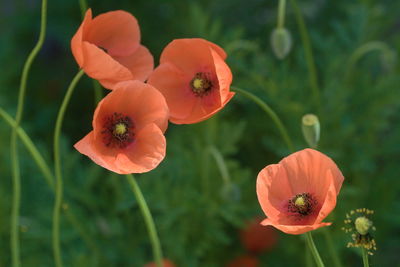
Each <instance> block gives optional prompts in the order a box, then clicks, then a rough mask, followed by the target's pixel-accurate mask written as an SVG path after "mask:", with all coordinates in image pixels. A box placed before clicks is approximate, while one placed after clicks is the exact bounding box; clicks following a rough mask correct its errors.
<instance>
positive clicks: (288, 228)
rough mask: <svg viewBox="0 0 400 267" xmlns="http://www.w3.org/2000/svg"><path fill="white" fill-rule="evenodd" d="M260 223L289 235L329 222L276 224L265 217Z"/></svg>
mask: <svg viewBox="0 0 400 267" xmlns="http://www.w3.org/2000/svg"><path fill="white" fill-rule="evenodd" d="M261 224H262V225H271V226H273V227H275V228H276V229H279V230H281V231H282V232H284V233H287V234H291V235H299V234H304V233H306V232H309V231H312V230H315V229H318V228H321V227H324V226H329V225H331V223H317V224H311V225H284V224H277V223H275V222H273V221H271V220H270V219H268V218H267V219H265V220H263V221H262V222H261Z"/></svg>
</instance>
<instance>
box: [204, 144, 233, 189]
mask: <svg viewBox="0 0 400 267" xmlns="http://www.w3.org/2000/svg"><path fill="white" fill-rule="evenodd" d="M208 150H209V151H210V153H211V155H212V156H213V157H214V159H215V162H216V163H217V166H218V169H219V172H220V173H221V176H222V180H223V181H224V183H225V184H230V182H231V177H230V175H229V171H228V167H227V166H226V164H225V160H224V157H223V156H222V155H221V153H220V152H219V150H218V149H217V148H216V147H215V146H210V147H209V148H208Z"/></svg>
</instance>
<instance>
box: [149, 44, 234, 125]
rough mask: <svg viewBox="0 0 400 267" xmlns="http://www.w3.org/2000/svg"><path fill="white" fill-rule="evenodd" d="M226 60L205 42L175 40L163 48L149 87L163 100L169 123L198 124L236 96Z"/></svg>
mask: <svg viewBox="0 0 400 267" xmlns="http://www.w3.org/2000/svg"><path fill="white" fill-rule="evenodd" d="M225 58H226V53H225V51H224V50H223V49H222V48H221V47H219V46H217V45H216V44H213V43H211V42H208V41H206V40H204V39H198V38H195V39H177V40H174V41H172V42H171V43H169V44H168V45H167V47H165V49H164V51H163V52H162V54H161V58H160V65H159V66H158V67H157V68H156V69H155V70H154V72H153V73H152V74H151V75H150V77H149V80H148V83H149V84H151V85H153V86H154V87H156V88H157V89H158V90H160V92H161V93H162V94H163V95H164V97H165V98H166V100H167V104H168V107H169V109H170V121H171V122H173V123H176V124H189V123H196V122H200V121H203V120H205V119H207V118H209V117H211V116H212V115H213V114H215V113H216V112H218V111H219V110H220V109H222V108H223V107H224V106H225V105H226V103H228V101H229V100H230V99H231V98H232V97H233V95H234V94H235V93H233V92H230V85H231V83H232V73H231V70H230V69H229V67H228V65H227V64H226V63H225V61H224V60H225Z"/></svg>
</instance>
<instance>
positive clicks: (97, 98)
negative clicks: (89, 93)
mask: <svg viewBox="0 0 400 267" xmlns="http://www.w3.org/2000/svg"><path fill="white" fill-rule="evenodd" d="M93 88H94V104H95V106H97V104H98V103H99V102H100V100H101V99H102V98H103V91H102V88H101V85H100V83H99V82H98V81H97V80H93Z"/></svg>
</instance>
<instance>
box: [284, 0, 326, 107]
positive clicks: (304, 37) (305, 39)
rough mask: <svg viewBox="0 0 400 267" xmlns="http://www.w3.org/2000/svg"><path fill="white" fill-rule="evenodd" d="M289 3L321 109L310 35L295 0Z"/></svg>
mask: <svg viewBox="0 0 400 267" xmlns="http://www.w3.org/2000/svg"><path fill="white" fill-rule="evenodd" d="M291 4H292V6H293V9H294V13H295V15H296V21H297V25H298V27H299V31H300V35H301V41H302V43H303V47H304V54H305V56H306V61H307V68H308V77H309V80H310V87H311V90H312V93H313V96H314V101H315V104H316V106H317V108H318V109H319V110H321V102H320V89H319V85H318V76H317V68H316V66H315V61H314V56H313V52H312V48H311V42H310V37H309V34H308V31H307V27H306V24H305V22H304V19H303V15H302V14H301V10H300V8H299V6H298V5H297V1H296V0H291Z"/></svg>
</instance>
